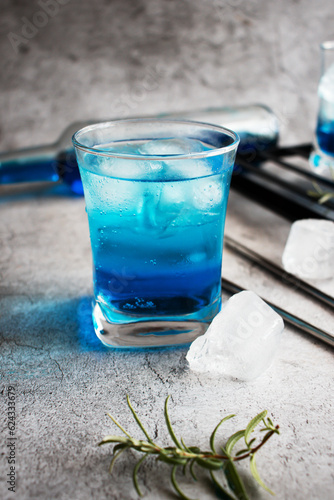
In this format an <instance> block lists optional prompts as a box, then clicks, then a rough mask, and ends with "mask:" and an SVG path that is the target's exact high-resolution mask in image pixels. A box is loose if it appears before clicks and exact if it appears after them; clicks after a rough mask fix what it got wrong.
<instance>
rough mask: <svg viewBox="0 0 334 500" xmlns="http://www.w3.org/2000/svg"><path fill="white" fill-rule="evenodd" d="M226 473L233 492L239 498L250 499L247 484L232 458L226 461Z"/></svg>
mask: <svg viewBox="0 0 334 500" xmlns="http://www.w3.org/2000/svg"><path fill="white" fill-rule="evenodd" d="M224 474H225V476H226V479H227V482H228V485H229V487H230V488H231V490H232V491H233V493H235V495H236V497H237V498H238V500H249V497H248V495H247V492H246V489H245V485H244V483H243V481H242V479H241V477H240V476H239V474H238V471H237V469H236V467H235V465H234V463H233V461H232V460H231V459H229V461H228V462H227V463H226V465H225V468H224Z"/></svg>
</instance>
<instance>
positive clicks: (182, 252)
mask: <svg viewBox="0 0 334 500" xmlns="http://www.w3.org/2000/svg"><path fill="white" fill-rule="evenodd" d="M198 142H199V141H198ZM200 145H201V151H203V150H205V149H210V148H209V147H204V145H203V143H200ZM131 147H132V148H134V146H133V145H132V146H131ZM137 147H138V146H137ZM132 151H133V152H134V149H132ZM96 161H99V162H101V164H100V166H99V169H98V171H99V174H97V173H96V170H95V172H94V171H93V170H94V168H92V165H90V162H92V164H94V162H96ZM103 161H105V162H106V161H107V160H105V159H103V158H102V159H101V158H97V159H96V157H93V155H90V154H87V156H86V160H85V161H84V162H80V170H81V177H82V180H83V184H84V188H85V200H86V207H87V212H88V219H89V228H90V237H91V244H92V252H93V270H94V292H95V298H96V300H97V302H98V303H99V304H100V307H101V309H102V311H103V314H104V315H105V317H106V318H107V319H108V320H109V321H110V322H113V323H128V322H131V321H144V320H146V319H148V318H149V319H152V318H155V319H157V320H159V319H166V318H169V319H171V320H177V319H178V318H180V317H182V318H185V317H188V318H189V319H191V320H199V321H203V320H204V321H210V320H211V319H212V318H213V317H214V315H215V314H217V312H218V311H219V308H220V303H221V302H220V301H221V292H220V290H221V286H220V280H221V255H222V241H223V224H224V221H225V213H226V205H227V197H228V190H229V183H230V177H231V171H232V166H231V165H229V168H226V169H225V170H224V169H223V168H222V164H221V163H222V157H221V156H218V157H216V158H215V159H212V158H211V159H210V161H209V162H208V160H207V159H205V160H192V161H190V163H189V160H185V161H186V162H188V163H187V168H188V175H190V174H191V177H193V178H188V176H187V178H182V177H178V176H177V175H174V176H173V174H171V169H173V168H174V167H175V165H172V166H171V167H170V165H168V162H167V163H165V162H163V161H161V162H157V161H155V163H154V166H153V170H152V171H151V172H150V171H149V170H150V168H151V167H150V165H149V164H148V174H147V177H145V178H144V179H143V178H141V179H140V180H139V179H138V180H135V179H131V178H130V179H121V178H116V177H113V174H112V172H113V171H114V172H117V173H118V175H120V176H121V175H122V171H123V172H124V171H126V169H127V168H130V169H131V168H132V166H133V164H132V165H131V163H130V164H129V161H126V160H117V159H116V160H114V162H115V163H114V164H113V165H112V167H111V171H108V168H109V167H108V164H107V163H105V169H104V166H103ZM133 161H135V160H133ZM178 161H179V162H182V160H178ZM93 167H94V165H93ZM178 168H180V169H182V165H181V163H178ZM159 169H160V170H159ZM103 170H105V172H106V174H111V175H100V173H101V171H102V172H103ZM204 170H205V172H204ZM217 172H218V173H217ZM201 175H204V176H203V177H200V176H201Z"/></svg>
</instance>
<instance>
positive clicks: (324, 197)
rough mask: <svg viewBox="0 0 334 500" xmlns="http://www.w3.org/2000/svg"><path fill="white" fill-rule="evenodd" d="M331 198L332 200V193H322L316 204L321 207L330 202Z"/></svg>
mask: <svg viewBox="0 0 334 500" xmlns="http://www.w3.org/2000/svg"><path fill="white" fill-rule="evenodd" d="M331 198H334V193H324V194H323V195H322V196H321V198H319V200H318V203H320V205H322V204H323V203H326V201H328V200H330V199H331Z"/></svg>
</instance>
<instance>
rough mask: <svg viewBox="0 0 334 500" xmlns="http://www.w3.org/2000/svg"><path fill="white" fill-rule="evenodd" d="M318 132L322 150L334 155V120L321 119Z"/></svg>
mask: <svg viewBox="0 0 334 500" xmlns="http://www.w3.org/2000/svg"><path fill="white" fill-rule="evenodd" d="M316 134H317V141H318V145H319V148H320V149H321V151H323V152H324V153H326V154H328V155H329V156H334V120H332V121H326V120H320V119H319V121H318V125H317V131H316Z"/></svg>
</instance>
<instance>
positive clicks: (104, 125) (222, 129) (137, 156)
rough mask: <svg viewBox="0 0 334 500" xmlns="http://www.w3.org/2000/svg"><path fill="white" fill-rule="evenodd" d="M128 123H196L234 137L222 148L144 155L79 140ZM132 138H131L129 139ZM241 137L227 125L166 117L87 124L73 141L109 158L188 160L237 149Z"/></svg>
mask: <svg viewBox="0 0 334 500" xmlns="http://www.w3.org/2000/svg"><path fill="white" fill-rule="evenodd" d="M127 123H133V124H134V123H169V124H172V123H175V124H176V125H181V124H184V125H194V126H201V127H205V128H207V129H210V130H213V131H216V132H222V133H224V134H225V135H228V136H229V137H231V139H233V142H232V143H231V144H229V145H227V146H222V147H221V148H213V149H209V150H207V151H201V152H199V153H186V154H176V155H142V154H129V153H113V152H108V151H106V150H103V149H99V148H92V147H89V146H85V145H84V144H82V142H80V141H79V140H78V136H79V135H80V134H82V133H85V132H90V131H94V130H97V129H102V128H107V127H110V126H117V125H118V124H127ZM128 140H130V138H129V139H128ZM239 142H240V138H239V136H238V134H237V133H236V132H234V131H233V130H230V129H228V128H226V127H221V126H220V125H214V124H212V123H206V122H199V121H195V120H182V119H180V120H178V119H165V118H126V119H118V120H110V121H107V122H99V123H94V124H92V125H87V126H86V127H83V128H81V129H79V130H77V131H76V132H75V133H74V134H73V136H72V143H73V145H74V147H75V148H77V149H80V150H81V151H84V152H86V153H91V154H94V155H97V156H105V157H109V158H119V159H124V160H137V161H138V160H144V161H161V160H186V159H196V158H208V157H211V156H218V155H222V154H225V153H228V152H230V151H233V150H235V149H237V147H238V144H239Z"/></svg>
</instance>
